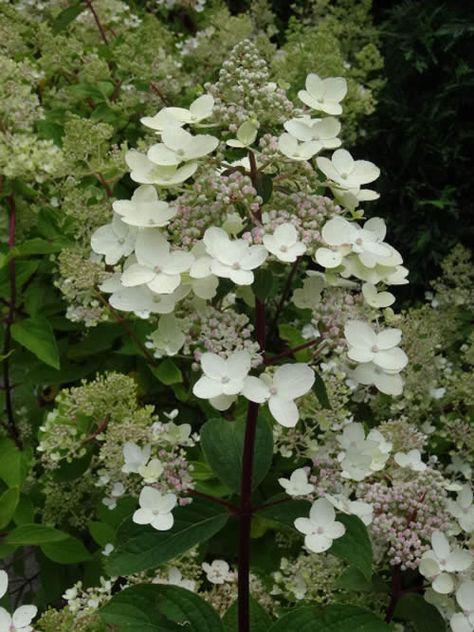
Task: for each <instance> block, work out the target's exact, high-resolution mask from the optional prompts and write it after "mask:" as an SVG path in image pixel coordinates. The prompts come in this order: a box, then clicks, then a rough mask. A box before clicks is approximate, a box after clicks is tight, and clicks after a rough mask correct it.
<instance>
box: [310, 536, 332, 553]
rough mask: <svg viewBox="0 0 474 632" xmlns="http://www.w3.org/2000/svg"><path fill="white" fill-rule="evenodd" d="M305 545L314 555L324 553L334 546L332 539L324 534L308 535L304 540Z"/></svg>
mask: <svg viewBox="0 0 474 632" xmlns="http://www.w3.org/2000/svg"><path fill="white" fill-rule="evenodd" d="M304 543H305V546H306V548H307V549H309V550H310V551H312V552H313V553H322V552H323V551H327V550H328V549H330V548H331V546H332V540H331V538H328V537H327V536H326V535H324V534H321V535H319V534H314V533H313V534H311V535H307V536H306V537H305V539H304Z"/></svg>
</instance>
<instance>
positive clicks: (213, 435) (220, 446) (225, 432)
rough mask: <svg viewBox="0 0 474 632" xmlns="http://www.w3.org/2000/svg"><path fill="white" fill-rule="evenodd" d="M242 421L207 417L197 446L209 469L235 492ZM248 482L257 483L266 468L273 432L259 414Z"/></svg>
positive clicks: (254, 485)
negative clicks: (199, 447)
mask: <svg viewBox="0 0 474 632" xmlns="http://www.w3.org/2000/svg"><path fill="white" fill-rule="evenodd" d="M245 427H246V421H245V420H244V419H239V420H237V421H227V420H226V419H223V418H217V419H210V420H209V421H206V423H205V424H204V426H203V427H202V428H201V447H202V450H203V452H204V456H205V457H206V460H207V462H208V463H209V465H210V466H211V469H212V470H213V471H214V472H215V473H216V474H217V476H218V477H219V478H220V479H221V481H222V482H224V483H225V484H226V485H228V486H229V487H230V488H231V489H233V490H234V491H235V492H239V491H240V481H241V475H242V459H243V450H244V439H245ZM254 445H255V447H254V457H253V475H252V486H253V488H255V487H257V486H258V485H259V484H260V483H261V482H262V480H263V479H264V478H265V476H266V475H267V474H268V471H269V469H270V466H271V463H272V458H273V435H272V430H271V428H270V424H269V423H268V422H267V421H266V420H265V419H264V417H263V416H262V415H259V416H258V418H257V426H256V434H255V444H254Z"/></svg>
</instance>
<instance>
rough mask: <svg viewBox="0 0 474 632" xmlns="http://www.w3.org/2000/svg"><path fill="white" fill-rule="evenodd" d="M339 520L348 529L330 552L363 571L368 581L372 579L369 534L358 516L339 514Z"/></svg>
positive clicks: (371, 554)
mask: <svg viewBox="0 0 474 632" xmlns="http://www.w3.org/2000/svg"><path fill="white" fill-rule="evenodd" d="M337 520H338V521H339V522H342V524H343V525H345V527H346V532H345V534H344V535H343V536H342V538H338V539H337V540H334V542H333V545H332V547H331V549H330V552H331V553H332V554H333V555H336V556H337V557H340V558H341V559H343V560H345V561H346V562H349V564H351V565H352V566H355V567H356V568H357V569H359V570H360V571H361V573H362V574H363V575H364V577H365V578H366V579H367V581H369V580H370V578H371V577H372V561H373V552H372V544H371V543H370V538H369V532H368V531H367V527H366V526H365V524H364V523H363V522H362V520H360V518H358V517H357V516H348V515H346V514H338V516H337Z"/></svg>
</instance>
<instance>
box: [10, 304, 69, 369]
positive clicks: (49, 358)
mask: <svg viewBox="0 0 474 632" xmlns="http://www.w3.org/2000/svg"><path fill="white" fill-rule="evenodd" d="M11 332H12V338H13V339H14V340H15V341H16V342H18V343H19V344H21V345H22V346H23V347H25V348H26V349H28V351H31V352H32V353H34V355H35V356H36V357H37V358H39V359H40V360H42V361H43V362H44V363H45V364H48V365H49V366H52V367H53V368H54V369H59V350H58V345H57V343H56V338H55V336H54V331H53V328H52V327H51V325H50V323H49V321H48V320H47V319H46V318H44V317H42V316H35V317H34V318H25V319H24V320H21V321H20V322H18V323H13V325H12V327H11Z"/></svg>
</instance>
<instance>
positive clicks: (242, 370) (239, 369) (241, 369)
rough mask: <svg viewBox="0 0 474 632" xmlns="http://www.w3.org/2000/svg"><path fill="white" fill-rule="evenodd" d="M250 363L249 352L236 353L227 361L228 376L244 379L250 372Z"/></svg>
mask: <svg viewBox="0 0 474 632" xmlns="http://www.w3.org/2000/svg"><path fill="white" fill-rule="evenodd" d="M250 362H251V358H250V354H249V352H248V351H235V352H234V353H233V354H232V355H231V356H230V357H229V358H228V359H227V361H226V374H227V375H229V376H231V377H233V378H241V379H243V378H244V377H245V376H246V375H247V373H248V372H249V371H250Z"/></svg>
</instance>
